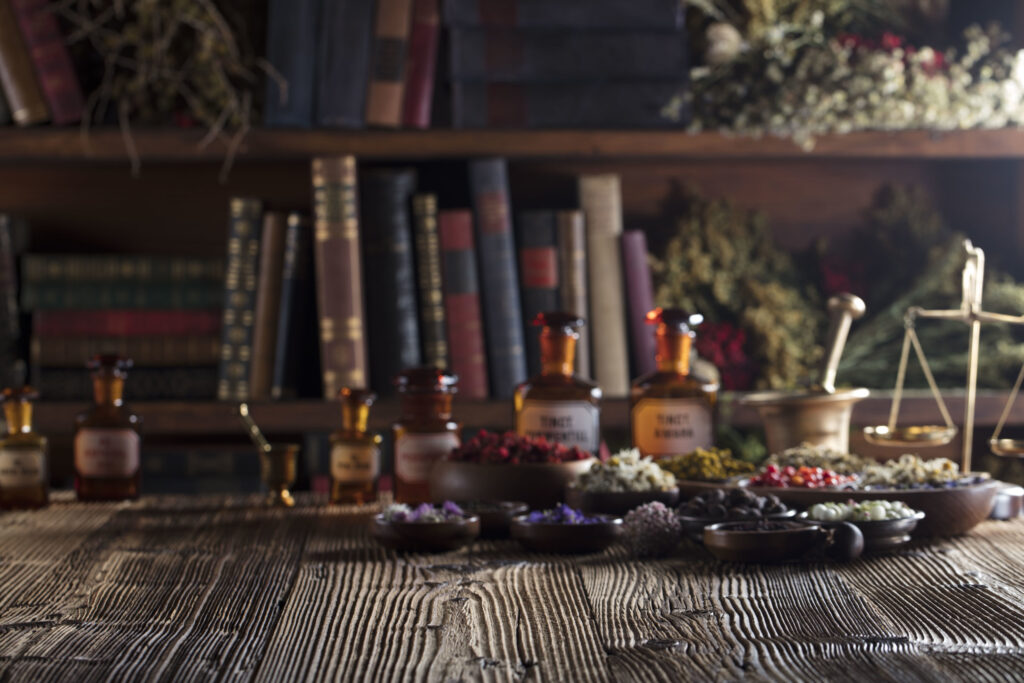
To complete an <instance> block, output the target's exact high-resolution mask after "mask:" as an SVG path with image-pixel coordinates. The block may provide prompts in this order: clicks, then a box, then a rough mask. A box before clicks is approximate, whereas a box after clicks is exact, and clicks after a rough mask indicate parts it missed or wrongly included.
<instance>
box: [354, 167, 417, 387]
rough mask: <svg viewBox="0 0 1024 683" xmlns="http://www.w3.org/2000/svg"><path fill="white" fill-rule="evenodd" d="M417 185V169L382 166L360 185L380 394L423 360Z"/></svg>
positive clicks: (375, 382) (373, 363) (373, 375)
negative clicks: (413, 205) (413, 201)
mask: <svg viewBox="0 0 1024 683" xmlns="http://www.w3.org/2000/svg"><path fill="white" fill-rule="evenodd" d="M415 185H416V175H415V172H413V171H412V170H398V171H393V170H378V171H373V172H370V173H367V174H366V175H365V177H364V180H363V182H362V183H361V184H360V187H359V204H360V208H361V215H362V220H363V225H364V226H365V228H366V231H365V234H366V240H365V241H364V243H363V265H364V266H365V268H366V273H367V280H366V285H369V284H370V283H372V286H367V287H366V308H367V316H366V323H367V329H368V330H369V335H370V342H371V343H372V344H373V350H374V353H373V354H371V356H370V386H371V387H373V390H374V391H375V392H377V394H378V395H379V396H386V395H389V394H392V393H394V387H393V385H392V380H393V379H394V377H395V376H396V375H397V374H398V373H400V372H402V371H403V370H405V369H406V368H410V367H414V366H417V365H420V362H421V360H420V359H421V356H420V335H419V322H418V317H417V302H416V279H415V272H416V271H415V266H414V263H413V247H412V229H411V225H410V216H409V201H410V198H411V197H412V194H413V192H414V190H415ZM371 274H372V275H371ZM371 277H372V279H371Z"/></svg>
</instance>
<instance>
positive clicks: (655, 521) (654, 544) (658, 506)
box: [623, 501, 683, 557]
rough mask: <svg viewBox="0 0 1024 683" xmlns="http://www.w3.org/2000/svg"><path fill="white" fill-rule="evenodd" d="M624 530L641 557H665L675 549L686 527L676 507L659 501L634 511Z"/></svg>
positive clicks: (628, 517) (632, 546) (635, 552)
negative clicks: (666, 505)
mask: <svg viewBox="0 0 1024 683" xmlns="http://www.w3.org/2000/svg"><path fill="white" fill-rule="evenodd" d="M623 531H624V536H625V538H626V543H627V544H628V545H629V547H630V550H632V552H633V554H634V555H636V556H637V557H664V556H665V555H668V554H669V553H671V552H672V551H673V550H675V547H676V545H677V544H678V543H679V538H680V536H681V535H682V532H683V527H682V524H681V523H680V522H679V518H678V517H677V516H676V513H675V512H674V511H673V510H671V509H669V508H667V507H665V505H664V504H663V503H659V502H657V501H655V502H653V503H646V504H644V505H641V506H640V507H638V508H636V509H635V510H632V511H630V513H629V514H628V515H626V518H625V520H624V521H623Z"/></svg>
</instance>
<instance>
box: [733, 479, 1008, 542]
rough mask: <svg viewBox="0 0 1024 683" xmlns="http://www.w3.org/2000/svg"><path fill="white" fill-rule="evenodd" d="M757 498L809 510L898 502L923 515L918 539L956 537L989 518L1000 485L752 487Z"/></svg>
mask: <svg viewBox="0 0 1024 683" xmlns="http://www.w3.org/2000/svg"><path fill="white" fill-rule="evenodd" d="M750 490H751V491H753V492H754V493H756V494H757V495H759V496H764V495H768V494H769V493H770V494H773V495H775V496H777V497H778V499H779V500H781V501H782V502H783V503H785V504H786V505H792V506H796V507H799V508H804V509H806V508H809V507H810V506H812V505H814V504H815V503H845V502H847V501H849V500H852V501H854V502H855V503H857V502H860V501H863V500H901V501H903V502H904V503H906V504H907V505H908V506H910V507H911V508H913V509H914V510H919V511H921V512H923V513H924V514H925V517H924V519H922V520H921V521H920V522H918V524H917V528H916V529H915V533H916V534H917V535H918V536H956V535H958V534H963V533H966V532H967V531H970V530H971V529H973V528H974V527H975V526H977V524H978V523H979V522H981V521H982V520H984V519H985V518H986V517H988V514H989V512H991V510H992V505H993V503H994V502H995V499H996V493H998V492H999V482H997V481H986V482H982V483H980V484H971V485H970V486H955V487H952V488H948V489H946V488H942V489H871V490H868V491H853V490H847V489H804V488H776V487H769V486H751V487H750Z"/></svg>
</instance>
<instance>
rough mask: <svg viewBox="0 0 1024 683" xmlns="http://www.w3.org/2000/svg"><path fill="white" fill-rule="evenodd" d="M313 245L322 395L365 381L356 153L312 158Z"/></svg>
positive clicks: (329, 395)
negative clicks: (353, 155) (354, 155)
mask: <svg viewBox="0 0 1024 683" xmlns="http://www.w3.org/2000/svg"><path fill="white" fill-rule="evenodd" d="M313 211H314V224H313V233H314V243H313V244H314V246H313V253H314V256H315V261H316V293H317V297H316V299H317V306H318V311H319V326H318V327H319V330H320V365H321V372H322V374H323V390H324V398H328V399H333V398H337V395H338V391H339V390H340V389H341V388H342V387H353V388H365V387H366V386H367V361H366V340H365V338H364V334H363V330H364V329H365V327H366V325H365V323H366V318H365V316H364V313H363V276H362V272H363V271H362V260H361V256H360V245H359V242H360V234H359V233H360V228H359V202H358V190H357V187H356V160H355V157H351V156H343V157H336V158H320V159H313Z"/></svg>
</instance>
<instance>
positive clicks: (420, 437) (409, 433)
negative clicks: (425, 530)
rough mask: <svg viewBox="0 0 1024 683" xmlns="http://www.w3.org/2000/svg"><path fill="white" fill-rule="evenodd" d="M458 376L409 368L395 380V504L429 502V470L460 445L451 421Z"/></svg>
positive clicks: (456, 424) (432, 369)
mask: <svg viewBox="0 0 1024 683" xmlns="http://www.w3.org/2000/svg"><path fill="white" fill-rule="evenodd" d="M457 381H458V377H456V376H455V375H450V374H447V373H445V372H444V371H442V370H438V369H437V368H430V367H419V368H410V369H409V370H406V371H405V372H403V373H402V374H400V375H399V376H398V377H396V378H395V385H396V386H397V387H398V393H399V396H400V397H401V411H402V412H401V415H400V417H399V418H398V421H397V422H395V423H394V424H393V425H392V427H391V428H392V435H393V436H394V453H395V501H396V502H399V503H416V502H424V501H428V500H430V482H429V477H430V470H431V469H432V468H433V467H434V464H435V463H437V462H438V461H439V460H442V459H444V458H445V457H446V456H447V455H448V454H449V453H451V452H452V449H453V448H457V447H458V446H459V444H460V443H461V441H460V439H459V430H460V428H461V425H459V423H458V422H456V421H454V420H453V419H452V398H453V396H454V395H455V391H456V389H455V384H456V382H457Z"/></svg>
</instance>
